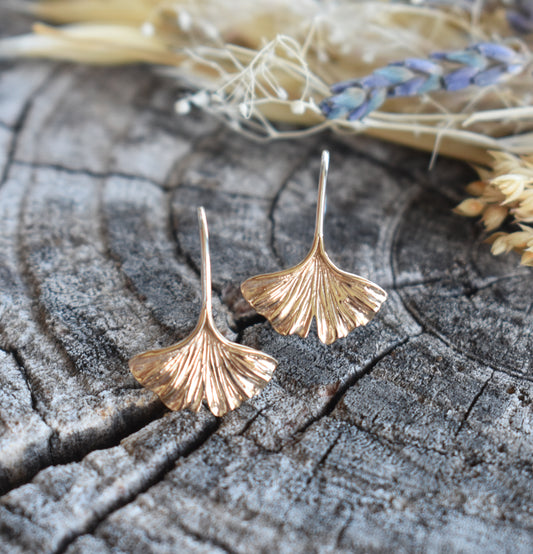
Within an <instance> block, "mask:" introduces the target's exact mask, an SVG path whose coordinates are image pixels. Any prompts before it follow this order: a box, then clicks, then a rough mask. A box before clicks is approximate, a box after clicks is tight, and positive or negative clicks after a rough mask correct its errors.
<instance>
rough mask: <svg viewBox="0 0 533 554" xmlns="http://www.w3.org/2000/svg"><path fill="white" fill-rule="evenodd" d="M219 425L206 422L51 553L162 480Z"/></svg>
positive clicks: (58, 551)
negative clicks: (133, 487) (135, 485)
mask: <svg viewBox="0 0 533 554" xmlns="http://www.w3.org/2000/svg"><path fill="white" fill-rule="evenodd" d="M219 426H220V420H219V419H214V420H213V421H212V422H210V423H209V424H207V426H206V428H205V429H204V430H203V432H202V433H201V434H200V436H199V437H198V438H197V439H196V440H194V441H193V442H192V443H191V444H190V445H188V446H187V447H185V448H183V449H178V452H177V453H176V454H175V455H174V456H170V457H169V459H168V460H167V461H166V463H165V464H163V465H162V466H161V467H160V468H159V469H158V470H157V471H156V472H155V473H154V474H153V475H152V476H151V477H149V478H148V479H147V480H146V482H144V483H142V484H141V485H140V486H139V487H138V488H137V489H136V490H131V491H130V492H129V494H127V495H125V496H124V497H122V498H118V499H117V500H116V501H115V502H114V503H113V504H112V505H111V506H110V507H109V508H107V509H106V510H105V512H104V513H102V514H98V515H97V514H95V515H94V517H93V518H92V520H91V521H90V522H89V523H87V524H86V525H85V526H84V528H83V529H82V530H80V531H77V532H76V533H72V534H71V535H70V536H67V537H64V538H63V540H62V541H61V542H60V544H59V545H58V547H57V548H56V549H55V550H54V551H53V554H63V553H64V552H66V551H67V549H68V547H69V546H70V545H71V544H72V543H73V542H74V541H75V540H76V539H77V538H78V537H81V536H82V535H87V534H93V533H94V532H95V531H96V529H97V528H98V526H99V525H100V524H101V523H103V522H104V521H105V520H107V519H108V518H109V517H110V516H112V515H113V514H114V513H115V512H116V511H118V510H120V509H121V508H123V507H124V506H127V505H128V504H131V503H132V502H134V501H135V500H136V499H137V498H138V497H139V496H140V495H141V494H143V493H144V492H146V491H147V490H149V489H150V488H151V487H153V486H154V485H156V484H157V483H159V482H160V481H162V480H163V479H164V478H165V476H166V475H167V473H168V472H169V471H171V470H172V469H173V467H174V466H175V464H176V462H177V460H178V459H180V458H187V456H189V455H190V454H192V453H193V452H195V451H196V450H198V449H200V447H201V446H202V445H203V444H205V443H206V442H207V441H208V440H209V438H210V437H211V436H212V435H213V434H214V433H215V432H216V431H217V429H218V428H219Z"/></svg>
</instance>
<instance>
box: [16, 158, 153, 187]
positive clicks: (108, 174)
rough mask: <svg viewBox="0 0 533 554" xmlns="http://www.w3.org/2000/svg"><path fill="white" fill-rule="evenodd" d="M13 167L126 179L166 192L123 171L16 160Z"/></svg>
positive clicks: (94, 177) (146, 178) (139, 177)
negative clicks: (147, 184) (94, 169)
mask: <svg viewBox="0 0 533 554" xmlns="http://www.w3.org/2000/svg"><path fill="white" fill-rule="evenodd" d="M13 165H17V166H20V167H28V168H30V169H49V170H52V171H57V172H59V173H66V174H68V175H83V176H86V177H91V178H93V179H97V180H107V179H113V178H118V179H124V180H125V181H141V182H145V183H150V184H151V185H153V186H154V187H156V188H158V189H160V190H164V189H163V185H162V184H161V183H158V182H157V181H154V180H153V179H149V178H148V177H145V176H142V175H135V174H133V173H124V172H121V171H92V170H90V169H86V168H75V167H68V166H66V165H62V164H58V163H44V162H29V161H25V160H16V159H14V160H13Z"/></svg>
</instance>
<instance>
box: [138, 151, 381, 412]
mask: <svg viewBox="0 0 533 554" xmlns="http://www.w3.org/2000/svg"><path fill="white" fill-rule="evenodd" d="M328 165H329V153H328V152H327V151H324V152H323V153H322V164H321V169H320V180H319V188H318V202H317V210H316V225H315V236H314V240H313V245H312V246H311V250H310V251H309V253H308V254H307V256H306V257H305V258H304V260H303V261H302V262H300V263H299V264H298V265H296V266H294V267H291V268H289V269H285V270H283V271H277V272H275V273H269V274H267V275H258V276H256V277H252V278H250V279H248V280H247V281H245V282H244V283H243V284H242V285H241V290H242V294H243V296H244V297H245V298H246V300H247V301H248V302H249V303H250V304H251V305H252V306H253V307H254V308H255V309H256V310H257V312H259V313H260V314H261V315H263V316H265V317H266V318H267V319H268V320H269V321H270V323H271V324H272V326H273V327H274V329H275V330H276V331H277V332H278V333H281V334H282V335H290V334H297V335H300V336H301V337H307V335H308V334H309V329H310V327H311V323H312V321H313V317H315V318H316V321H317V333H318V337H319V339H320V340H321V341H322V342H324V343H326V344H331V343H332V342H334V341H335V340H337V339H338V338H341V337H345V336H346V335H347V334H348V333H349V332H350V331H351V330H352V329H354V328H355V327H358V326H360V325H366V324H367V323H368V322H369V321H370V320H371V319H372V317H373V316H374V315H375V314H376V313H377V312H378V310H379V308H380V307H381V304H382V303H383V302H384V301H385V299H386V298H387V293H386V292H385V291H384V290H383V289H381V288H380V287H379V286H377V285H376V284H374V283H372V282H371V281H368V280H367V279H364V278H363V277H359V276H357V275H352V274H350V273H346V272H345V271H341V270H340V269H338V268H337V267H336V266H335V265H334V264H333V262H332V261H331V260H330V258H329V256H328V255H327V253H326V250H325V249H324V238H323V222H324V214H325V208H326V179H327V173H328ZM198 220H199V224H200V241H201V247H202V307H201V311H200V317H199V319H198V323H197V324H196V327H195V328H194V330H193V332H192V333H191V334H190V335H189V336H188V337H187V338H186V339H184V340H182V341H180V342H178V343H177V344H174V345H172V346H169V347H167V348H162V349H160V350H151V351H149V352H144V353H142V354H138V355H137V356H135V357H133V358H132V359H131V360H130V361H129V366H130V369H131V372H132V373H133V375H134V377H135V378H136V379H137V381H139V383H141V385H143V386H144V387H146V388H148V389H150V390H152V391H154V392H155V393H156V394H157V395H158V396H159V397H160V398H161V400H162V401H163V403H164V404H165V405H166V406H167V407H169V408H170V409H171V410H181V409H184V408H189V409H191V410H193V411H198V410H199V409H200V407H201V405H202V401H203V400H206V401H207V404H208V406H209V409H210V410H211V412H213V414H214V415H216V416H223V415H224V414H225V413H227V412H229V411H230V410H234V409H235V408H237V407H238V406H239V405H240V404H241V403H242V402H243V401H244V400H247V399H248V398H251V397H252V396H254V395H255V394H257V393H258V392H259V391H260V390H261V389H262V388H263V387H264V386H265V385H266V384H267V383H268V381H269V380H270V379H271V377H272V374H273V372H274V370H275V369H276V367H277V365H278V363H277V361H276V360H275V359H274V358H272V357H271V356H269V355H268V354H265V353H264V352H260V351H259V350H254V349H253V348H250V347H248V346H243V345H241V344H237V343H234V342H231V341H229V340H228V339H226V338H225V337H224V336H223V335H222V334H221V333H220V331H218V329H217V328H216V326H215V322H214V320H213V314H212V305H211V263H210V259H209V242H208V232H207V221H206V217H205V211H204V209H203V208H199V209H198Z"/></svg>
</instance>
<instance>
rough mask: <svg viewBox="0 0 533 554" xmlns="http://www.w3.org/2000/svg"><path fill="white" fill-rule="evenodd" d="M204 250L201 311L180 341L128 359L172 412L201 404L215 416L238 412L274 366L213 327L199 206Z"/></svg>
mask: <svg viewBox="0 0 533 554" xmlns="http://www.w3.org/2000/svg"><path fill="white" fill-rule="evenodd" d="M198 221H199V224H200V242H201V249H202V277H201V279H202V307H201V309H200V317H199V318H198V323H197V324H196V327H195V328H194V330H193V331H192V333H191V334H190V335H189V336H188V337H187V338H186V339H184V340H182V341H180V342H178V343H177V344H174V345H172V346H169V347H167V348H162V349H159V350H151V351H148V352H144V353H142V354H138V355H137V356H134V357H133V358H132V359H131V360H130V361H129V367H130V370H131V372H132V373H133V376H134V377H135V379H137V381H139V383H141V385H143V386H144V387H146V388H148V389H150V390H152V391H154V392H155V393H156V394H157V395H158V396H159V397H160V398H161V400H162V401H163V403H164V404H165V405H166V406H167V407H168V408H170V409H171V410H182V409H184V408H189V409H191V410H192V411H195V412H197V411H199V410H200V407H201V405H202V400H206V401H207V404H208V406H209V409H210V410H211V411H212V412H213V414H214V415H216V416H223V415H224V414H226V413H227V412H228V411H230V410H234V409H235V408H237V407H238V406H239V405H240V404H241V403H242V402H243V401H244V400H247V399H248V398H251V397H252V396H254V395H255V394H256V393H258V392H259V391H260V390H261V389H262V388H263V387H264V386H265V385H266V384H267V383H268V381H269V380H270V378H271V377H272V374H273V372H274V370H275V369H276V366H277V362H276V360H275V359H274V358H272V357H271V356H268V355H267V354H265V353H264V352H260V351H259V350H254V349H253V348H250V347H248V346H244V345H241V344H237V343H234V342H231V341H229V340H228V339H226V338H225V337H224V336H223V335H222V334H221V333H220V331H219V330H218V329H217V328H216V326H215V322H214V320H213V312H212V302H211V295H212V292H211V262H210V257H209V236H208V230H207V220H206V217H205V210H204V208H198Z"/></svg>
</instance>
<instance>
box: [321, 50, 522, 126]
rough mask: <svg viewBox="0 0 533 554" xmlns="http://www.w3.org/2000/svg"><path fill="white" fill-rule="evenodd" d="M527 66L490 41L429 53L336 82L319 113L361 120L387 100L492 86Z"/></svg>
mask: <svg viewBox="0 0 533 554" xmlns="http://www.w3.org/2000/svg"><path fill="white" fill-rule="evenodd" d="M527 62H528V57H527V56H525V55H524V54H522V53H519V52H517V51H515V50H513V49H512V48H508V47H507V46H504V45H502V44H496V43H493V42H482V43H478V44H474V45H472V46H469V47H468V48H466V49H464V50H459V51H455V52H434V53H433V54H431V55H430V59H422V58H407V59H405V60H403V61H399V62H394V63H390V64H388V65H387V66H385V67H381V68H379V69H376V70H375V71H374V72H373V73H371V74H370V75H367V76H366V77H362V78H358V79H351V80H349V81H344V82H341V83H337V84H335V85H333V86H332V87H331V92H333V93H334V94H333V96H330V97H329V98H326V99H325V100H323V101H322V102H321V104H320V108H321V109H322V111H323V113H324V115H325V116H326V117H327V118H328V119H337V118H340V117H345V118H346V119H348V121H354V120H361V119H363V118H364V117H366V116H367V115H368V114H369V113H371V112H373V111H374V110H377V109H378V108H379V107H380V106H381V105H382V104H383V103H384V102H385V101H386V100H387V99H388V98H399V97H405V96H419V95H422V94H427V93H429V92H433V91H437V90H446V91H449V92H455V91H458V90H461V89H464V88H466V87H469V86H471V85H476V86H479V87H486V86H490V85H494V84H495V83H498V82H501V81H503V80H504V79H507V78H509V77H510V76H511V75H515V74H517V73H520V72H521V71H523V70H524V67H525V66H526V63H527Z"/></svg>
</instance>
